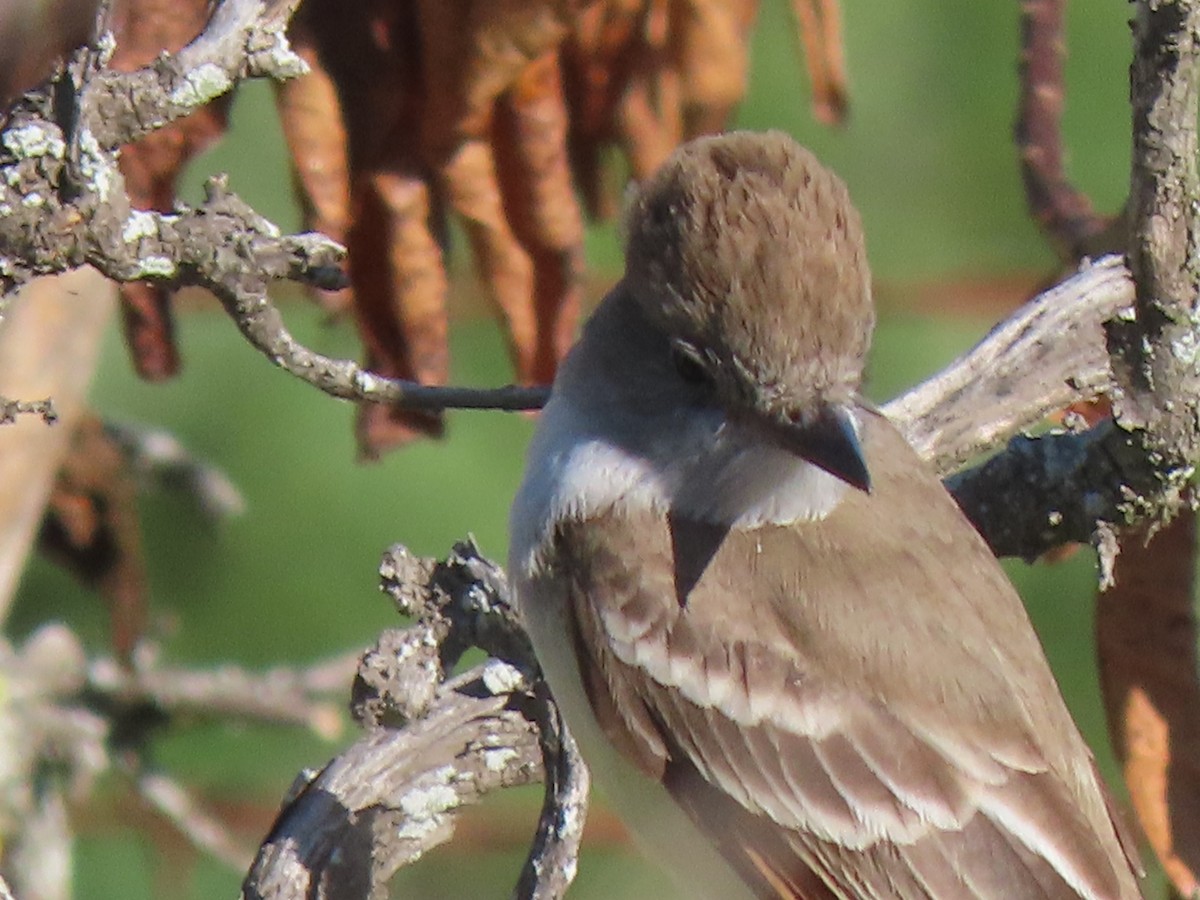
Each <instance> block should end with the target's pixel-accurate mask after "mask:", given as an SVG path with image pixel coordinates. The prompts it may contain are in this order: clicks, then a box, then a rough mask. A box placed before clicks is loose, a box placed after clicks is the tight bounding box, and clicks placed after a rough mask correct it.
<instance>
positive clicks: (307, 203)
mask: <svg viewBox="0 0 1200 900" xmlns="http://www.w3.org/2000/svg"><path fill="white" fill-rule="evenodd" d="M313 5H314V4H311V3H309V4H305V5H304V6H303V7H302V8H301V11H300V12H298V13H297V14H296V16H295V18H293V20H292V25H291V28H290V30H289V33H288V37H289V39H290V40H291V43H292V49H293V50H295V51H296V53H297V54H299V55H300V57H301V58H302V59H303V60H304V61H305V62H306V63H308V67H309V73H308V75H306V76H304V77H303V78H293V79H291V80H290V81H285V82H282V83H280V84H277V85H276V88H275V91H276V102H277V104H278V107H279V118H280V122H281V124H282V125H283V134H284V137H285V139H286V140H287V144H288V150H289V152H290V153H291V160H292V175H293V179H294V181H295V185H296V194H297V196H298V197H299V199H300V208H301V213H302V215H303V217H304V228H305V230H307V231H319V232H321V233H322V234H326V235H328V236H329V237H331V238H333V239H334V240H335V241H338V242H339V243H342V244H345V243H346V238H347V234H348V232H349V228H350V160H349V147H348V138H347V135H346V127H345V124H344V117H343V110H342V103H341V98H340V96H339V94H338V85H337V82H336V81H335V79H334V77H333V75H332V74H330V72H329V71H328V70H327V69H326V67H325V65H326V64H325V60H324V59H322V55H321V50H320V42H319V40H318V37H317V35H315V34H314V33H313V23H312V16H311V15H310V14H308V13H309V12H310V8H311V7H312V6H313ZM346 12H347V13H348V14H349V15H351V16H358V15H361V13H362V9H361V8H357V7H356V8H355V9H352V10H347V11H346ZM326 24H331V23H328V22H327V23H326ZM342 27H345V26H344V25H343V26H342ZM310 291H311V293H312V295H313V297H314V299H315V300H316V301H317V302H318V303H319V304H320V305H321V306H322V307H324V308H325V309H326V310H328V311H329V312H330V313H333V314H335V315H340V314H341V313H344V312H346V311H348V310H349V309H350V308H351V306H352V305H353V303H354V292H353V289H352V288H343V289H342V290H339V291H324V290H321V289H320V288H316V287H313V288H310Z"/></svg>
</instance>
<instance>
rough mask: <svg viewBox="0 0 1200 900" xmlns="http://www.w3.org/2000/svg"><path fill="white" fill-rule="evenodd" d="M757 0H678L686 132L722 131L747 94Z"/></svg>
mask: <svg viewBox="0 0 1200 900" xmlns="http://www.w3.org/2000/svg"><path fill="white" fill-rule="evenodd" d="M758 5H759V4H758V0H688V2H681V3H678V4H677V10H678V11H677V13H676V15H677V21H676V23H675V24H674V25H673V27H672V30H673V32H674V36H673V43H674V45H675V49H674V51H673V53H672V55H673V56H674V57H675V58H677V59H678V60H679V69H680V79H681V81H682V86H683V132H684V134H685V135H686V136H687V137H689V138H692V137H696V136H697V135H701V134H714V133H716V132H719V131H723V130H724V129H725V128H726V126H727V125H728V124H729V120H730V118H731V117H732V115H733V112H734V110H735V109H736V108H737V105H738V104H739V103H741V102H742V98H743V97H745V96H746V89H747V87H748V81H749V77H750V32H751V29H752V28H753V27H754V19H755V17H756V16H757V15H758ZM838 51H839V52H840V44H839V45H838ZM818 118H820V117H819V116H818ZM822 121H824V119H822Z"/></svg>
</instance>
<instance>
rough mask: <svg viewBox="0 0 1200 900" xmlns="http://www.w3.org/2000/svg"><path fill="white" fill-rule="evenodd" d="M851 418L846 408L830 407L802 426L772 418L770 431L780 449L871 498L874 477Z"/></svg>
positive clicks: (799, 423) (797, 423)
mask: <svg viewBox="0 0 1200 900" xmlns="http://www.w3.org/2000/svg"><path fill="white" fill-rule="evenodd" d="M850 415H851V414H850V411H849V410H848V409H846V408H845V407H842V406H834V405H830V406H826V407H824V408H823V409H822V410H821V413H820V415H818V416H817V417H815V418H809V419H805V420H804V421H802V422H790V421H785V420H781V419H778V418H775V417H772V419H771V422H770V426H769V431H770V433H771V436H772V438H773V439H774V441H775V443H777V444H778V445H779V446H780V447H783V448H784V449H785V450H788V451H790V452H792V453H795V454H796V455H797V456H799V457H801V458H803V459H806V460H808V461H809V462H810V463H812V464H813V465H814V466H817V467H818V468H820V469H824V470H825V471H826V472H828V473H829V474H830V475H832V476H833V477H835V478H838V479H841V480H842V481H844V482H845V483H846V484H848V485H850V486H851V487H854V488H858V489H859V490H860V491H863V492H864V493H868V494H869V493H870V492H871V473H870V472H868V471H867V461H866V459H864V458H863V450H862V444H860V443H859V441H858V433H857V432H856V431H855V429H854V422H853V421H852V419H851V418H850Z"/></svg>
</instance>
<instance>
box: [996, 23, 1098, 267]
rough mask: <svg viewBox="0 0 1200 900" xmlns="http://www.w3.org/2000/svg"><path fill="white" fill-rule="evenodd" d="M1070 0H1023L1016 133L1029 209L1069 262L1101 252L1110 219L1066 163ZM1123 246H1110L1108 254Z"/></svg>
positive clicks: (1063, 257) (1052, 242) (1064, 258)
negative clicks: (1064, 119)
mask: <svg viewBox="0 0 1200 900" xmlns="http://www.w3.org/2000/svg"><path fill="white" fill-rule="evenodd" d="M1066 5H1067V2H1066V0H1022V3H1021V58H1020V66H1019V70H1018V71H1019V75H1020V82H1021V99H1020V104H1019V106H1018V108H1017V123H1016V127H1015V129H1014V130H1015V137H1016V143H1017V150H1018V151H1019V152H1020V155H1021V179H1022V181H1024V183H1025V200H1026V202H1027V203H1028V205H1029V212H1030V214H1031V215H1032V216H1033V218H1034V221H1036V222H1037V223H1038V224H1039V225H1040V226H1041V227H1042V231H1043V232H1044V233H1045V234H1046V236H1047V238H1049V239H1050V242H1051V244H1052V245H1053V246H1054V247H1055V249H1056V250H1057V251H1058V253H1059V255H1060V256H1061V257H1062V259H1063V260H1064V261H1066V262H1070V263H1074V262H1077V261H1078V260H1080V259H1082V258H1083V257H1084V256H1087V255H1094V254H1096V253H1098V252H1099V246H1100V245H1101V244H1103V243H1104V241H1103V240H1102V239H1101V235H1102V233H1103V232H1104V231H1105V229H1106V228H1108V227H1109V224H1110V220H1109V219H1107V218H1106V217H1104V216H1101V215H1098V214H1097V213H1096V212H1095V211H1094V210H1093V209H1092V204H1091V203H1090V202H1089V200H1088V198H1087V196H1086V195H1085V194H1084V193H1083V192H1082V191H1080V190H1078V189H1077V188H1076V187H1075V186H1074V185H1072V184H1071V182H1070V181H1069V180H1068V179H1067V176H1066V172H1065V171H1064V167H1063V146H1062V143H1063V142H1062V127H1061V126H1062V113H1063V106H1064V105H1065V89H1064V85H1063V59H1064V58H1065V56H1066V52H1067V50H1066V43H1065V39H1064V36H1063V15H1064V12H1065V9H1066ZM1117 249H1122V248H1119V247H1108V248H1105V250H1106V251H1107V252H1112V251H1113V250H1117Z"/></svg>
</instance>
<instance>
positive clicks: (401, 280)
mask: <svg viewBox="0 0 1200 900" xmlns="http://www.w3.org/2000/svg"><path fill="white" fill-rule="evenodd" d="M828 6H829V4H828V3H825V4H823V5H822V6H821V9H822V10H826V12H825V13H823V14H824V15H826V16H828V15H829V14H828V12H827V8H828ZM756 12H757V2H756V0H687V2H683V0H537V2H529V0H373V2H369V3H365V4H353V5H351V6H349V7H347V6H346V5H345V4H339V3H335V2H333V0H309V2H307V3H305V4H304V5H303V6H302V7H301V9H300V12H299V13H298V15H297V18H296V19H295V21H294V22H293V27H292V32H291V37H292V40H293V42H294V44H295V45H296V46H297V47H298V48H299V50H300V52H301V53H302V54H303V55H304V56H305V58H306V60H308V62H309V63H310V65H311V66H312V68H313V74H312V75H310V76H308V77H307V78H305V79H302V80H300V81H299V82H297V83H295V84H294V85H291V86H286V87H284V88H282V89H281V90H280V93H279V100H280V106H281V114H282V115H283V117H284V122H285V133H286V134H287V135H288V140H289V144H290V146H291V147H292V151H293V154H294V157H295V160H296V162H295V166H296V173H297V182H298V185H299V187H300V190H301V193H302V195H303V200H302V202H303V204H304V207H305V211H306V224H307V225H308V226H309V227H318V228H321V229H323V230H325V231H326V232H327V233H330V234H332V235H333V236H334V237H337V238H342V237H343V236H344V239H345V242H346V244H347V248H348V252H349V266H350V273H351V279H352V282H353V291H354V296H353V304H354V310H355V318H356V321H357V323H358V326H359V330H360V333H361V335H362V339H363V343H364V346H365V350H366V358H367V363H368V364H369V365H370V366H371V367H372V368H374V369H376V370H378V371H379V372H381V373H382V374H385V375H389V376H393V377H401V378H409V379H413V380H417V381H421V382H423V383H427V384H439V383H443V382H444V381H445V379H446V375H447V346H446V333H447V325H446V317H447V311H446V293H447V280H446V274H445V260H444V246H443V245H444V243H445V241H444V235H445V228H444V222H443V219H442V216H443V213H444V212H453V213H455V214H456V215H457V216H458V218H459V219H460V221H461V222H462V224H463V227H464V231H465V233H466V235H467V237H468V239H469V241H470V244H471V248H472V251H473V255H474V258H475V264H476V269H477V271H478V272H479V275H480V278H481V280H482V281H483V284H484V287H485V289H486V291H487V293H488V295H489V297H490V299H491V300H492V301H493V304H494V305H495V307H496V309H497V310H498V312H499V314H500V316H501V318H502V320H503V323H504V328H505V333H506V336H507V338H508V344H509V347H510V350H511V353H512V357H513V362H514V367H515V369H516V376H517V379H518V380H520V381H522V382H526V383H545V382H548V381H550V380H551V379H552V378H553V375H554V370H555V367H556V366H557V363H558V360H559V359H560V358H561V357H562V355H563V354H564V353H565V352H566V350H567V348H568V346H569V345H570V343H571V340H572V338H573V335H574V329H575V325H576V320H577V317H578V310H579V306H580V299H581V290H580V274H581V270H582V265H583V262H582V252H583V251H582V247H583V226H582V215H581V212H580V210H579V204H578V202H577V201H576V199H575V192H574V187H573V181H575V182H577V183H579V184H581V185H582V191H583V194H584V197H585V200H586V202H587V204H588V206H589V208H590V209H591V210H593V211H595V210H600V209H601V206H602V203H603V198H605V197H606V196H608V192H606V191H604V190H603V189H602V188H601V184H600V182H601V174H600V172H601V167H600V165H599V159H600V155H601V153H602V150H603V148H604V147H606V146H609V145H618V146H620V147H621V148H623V151H624V153H625V155H626V157H627V159H628V161H629V166H630V169H631V170H632V174H633V176H634V177H635V178H641V177H644V176H646V175H648V174H649V173H650V172H652V171H653V170H654V169H655V168H657V167H658V166H659V165H660V164H661V162H662V161H663V159H665V158H666V156H667V155H668V154H669V153H670V152H671V150H673V149H674V147H675V146H676V145H677V144H678V143H679V142H680V141H681V140H683V139H684V138H685V137H688V136H690V135H692V134H695V133H698V132H700V131H708V130H716V129H719V128H720V127H722V126H723V125H724V123H725V121H726V119H727V118H728V116H729V114H730V112H731V111H732V109H733V108H734V106H735V105H736V103H737V101H738V100H739V99H740V98H741V96H742V94H743V93H744V91H745V86H746V69H747V64H748V50H747V47H748V41H749V32H750V28H751V25H752V23H753V19H754V16H755V13H756ZM835 13H836V10H835ZM831 22H832V25H831V24H830V23H831ZM819 24H820V26H821V29H822V30H821V31H820V34H821V35H822V36H823V40H825V41H828V39H829V35H830V34H834V35H836V33H837V20H836V14H835V15H834V16H833V17H832V18H828V17H827V18H825V19H823V20H821V21H820V22H819ZM818 46H820V47H821V48H822V52H823V53H826V54H828V53H829V52H830V51H829V47H828V46H827V44H820V43H819V44H818ZM837 60H838V61H839V63H838V64H839V65H840V50H839V55H837ZM835 68H836V67H835ZM330 121H340V122H341V123H342V124H343V125H344V131H343V130H340V129H339V128H338V127H336V126H334V127H330V125H329V122H330ZM347 218H348V220H349V221H348V222H347ZM326 299H327V301H328V298H326ZM442 427H443V424H442V419H441V417H440V416H436V415H432V414H428V413H413V412H406V411H403V410H395V409H374V408H363V409H361V410H360V412H359V417H358V424H357V433H358V439H359V447H360V451H361V453H362V455H363V456H364V457H368V458H369V457H374V456H376V455H378V454H379V453H380V452H382V451H383V450H384V449H386V448H388V447H390V446H393V445H395V444H398V443H402V442H403V441H406V440H408V439H410V438H412V437H414V436H418V435H421V434H428V435H438V434H440V433H441V430H442Z"/></svg>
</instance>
